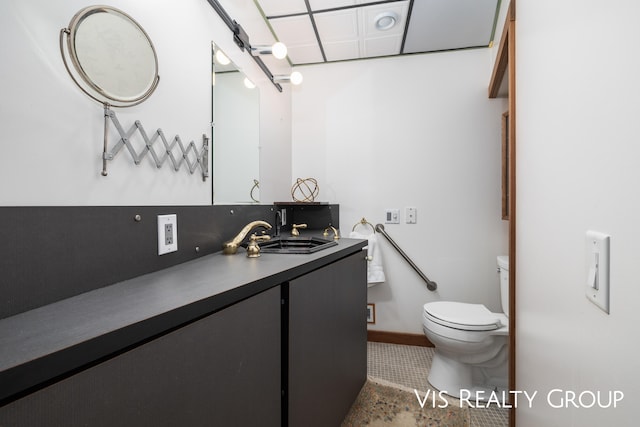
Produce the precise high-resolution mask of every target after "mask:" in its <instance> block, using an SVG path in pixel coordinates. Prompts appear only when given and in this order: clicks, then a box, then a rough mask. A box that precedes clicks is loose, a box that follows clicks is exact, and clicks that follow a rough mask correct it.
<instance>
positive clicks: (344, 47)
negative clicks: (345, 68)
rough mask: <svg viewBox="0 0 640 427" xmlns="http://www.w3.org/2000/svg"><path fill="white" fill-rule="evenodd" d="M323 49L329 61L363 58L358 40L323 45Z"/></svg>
mask: <svg viewBox="0 0 640 427" xmlns="http://www.w3.org/2000/svg"><path fill="white" fill-rule="evenodd" d="M322 47H323V48H324V54H325V56H326V57H327V61H342V60H345V59H354V58H360V57H361V55H360V43H359V41H358V40H349V41H342V42H329V43H323V44H322Z"/></svg>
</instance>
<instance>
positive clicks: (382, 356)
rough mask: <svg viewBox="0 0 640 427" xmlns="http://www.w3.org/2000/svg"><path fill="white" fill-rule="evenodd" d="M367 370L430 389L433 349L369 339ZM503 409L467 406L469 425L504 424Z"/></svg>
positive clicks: (488, 426) (499, 426)
mask: <svg viewBox="0 0 640 427" xmlns="http://www.w3.org/2000/svg"><path fill="white" fill-rule="evenodd" d="M367 345H368V348H367V359H368V360H367V373H368V375H371V376H373V377H377V378H380V379H383V380H386V381H391V382H394V383H396V384H401V385H404V386H406V387H410V388H415V389H418V390H421V391H427V390H428V389H431V386H430V385H429V383H428V382H427V376H428V374H429V368H430V367H431V361H432V360H433V352H434V349H433V348H429V347H414V346H408V345H396V344H386V343H377V342H369V343H368V344H367ZM508 425H509V414H508V410H507V409H500V408H487V409H471V427H506V426H508Z"/></svg>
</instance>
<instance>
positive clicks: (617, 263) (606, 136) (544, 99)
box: [516, 0, 640, 427]
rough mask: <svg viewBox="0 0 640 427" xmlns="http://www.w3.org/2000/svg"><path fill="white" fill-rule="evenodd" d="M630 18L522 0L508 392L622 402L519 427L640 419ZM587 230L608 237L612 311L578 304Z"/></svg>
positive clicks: (529, 418)
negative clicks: (512, 361)
mask: <svg viewBox="0 0 640 427" xmlns="http://www.w3.org/2000/svg"><path fill="white" fill-rule="evenodd" d="M639 15H640V4H639V3H638V2H636V1H631V0H628V1H623V0H621V1H615V2H600V1H594V0H588V1H585V0H572V1H571V0H567V1H563V2H558V1H553V0H519V1H518V8H517V17H516V18H517V21H516V25H517V32H516V34H517V54H516V59H517V61H516V64H517V68H516V73H517V91H518V92H517V112H518V116H517V123H518V127H517V144H518V148H517V168H518V170H517V185H518V189H517V192H518V197H517V215H518V222H517V239H518V240H517V254H518V259H517V272H518V273H517V289H518V291H517V313H518V318H517V346H518V347H517V387H518V389H526V390H529V391H535V390H537V391H539V393H540V394H542V395H543V396H544V395H546V393H547V392H548V391H549V390H551V389H554V388H558V389H563V390H570V391H574V392H576V393H580V392H582V391H585V390H589V391H602V392H605V393H606V392H608V391H610V390H621V391H623V392H624V393H625V398H624V400H623V402H622V404H621V405H620V406H619V407H618V408H616V409H596V408H591V409H585V408H581V409H576V408H569V409H554V408H552V407H550V406H549V405H548V404H546V402H545V398H544V397H540V399H539V401H538V402H537V403H536V404H534V406H533V408H531V409H529V408H528V407H527V406H526V405H525V406H524V407H518V410H517V425H518V426H519V427H529V426H530V427H539V426H548V427H553V426H562V427H566V426H581V427H582V426H601V425H610V426H635V425H637V423H638V420H637V417H638V414H637V410H636V408H637V402H638V401H639V400H640V358H638V355H637V353H638V349H639V347H638V340H637V336H638V332H637V326H638V324H640V311H639V310H638V309H637V303H638V301H640V287H639V286H638V254H640V228H639V227H638V219H639V218H640V192H638V182H640V168H639V167H638V159H639V158H640V145H639V144H638V135H640V121H639V120H638V111H639V109H638V100H639V99H640V81H639V79H638V76H640V57H639V55H638V40H640V27H639V26H638V25H637V17H638V16H639ZM588 229H594V230H598V231H602V232H605V233H609V234H610V235H611V313H610V314H608V315H607V314H605V313H604V312H603V311H601V310H600V309H599V308H597V307H596V306H595V305H593V304H591V303H590V302H589V301H588V300H587V299H586V298H585V289H584V288H585V286H584V285H585V282H586V262H585V232H586V231H587V230H588ZM605 399H606V398H605ZM587 402H588V401H587ZM605 402H606V400H605Z"/></svg>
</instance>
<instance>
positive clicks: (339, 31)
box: [313, 9, 360, 46]
mask: <svg viewBox="0 0 640 427" xmlns="http://www.w3.org/2000/svg"><path fill="white" fill-rule="evenodd" d="M313 18H314V20H315V21H316V27H317V28H318V34H319V35H320V40H322V45H323V46H324V45H325V43H326V42H333V41H338V40H341V41H352V40H356V41H357V40H358V37H359V34H360V31H358V11H357V10H356V9H347V10H339V11H335V12H326V13H316V14H314V15H313Z"/></svg>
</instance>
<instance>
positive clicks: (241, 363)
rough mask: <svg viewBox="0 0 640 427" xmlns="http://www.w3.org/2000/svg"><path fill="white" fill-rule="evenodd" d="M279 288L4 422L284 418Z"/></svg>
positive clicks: (63, 387) (139, 425)
mask: <svg viewBox="0 0 640 427" xmlns="http://www.w3.org/2000/svg"><path fill="white" fill-rule="evenodd" d="M280 313H281V311H280V288H279V287H276V288H273V289H270V290H268V291H265V292H263V293H261V294H258V295H256V296H253V297H251V298H249V299H246V300H244V301H241V302H239V303H237V304H235V305H232V306H230V307H228V308H226V309H224V310H221V311H219V312H216V313H213V314H211V315H209V316H207V317H205V318H203V319H201V320H198V321H195V322H193V323H191V324H189V325H186V326H184V327H182V328H180V329H177V330H175V331H173V332H171V333H168V334H166V335H163V336H161V337H159V338H157V339H154V340H152V341H150V342H148V343H146V344H143V345H141V346H139V347H136V348H134V349H132V350H130V351H128V352H126V353H123V354H121V355H118V356H116V357H114V358H112V359H109V360H107V361H105V362H103V363H100V364H98V365H96V366H94V367H91V368H89V369H86V370H84V371H82V372H79V373H77V374H76V375H73V376H71V377H69V378H66V379H64V380H62V381H59V382H57V383H55V384H52V385H50V386H48V387H46V388H44V389H41V390H39V391H37V392H35V393H32V394H30V395H28V396H26V397H24V398H22V399H20V400H17V401H15V402H12V403H10V404H9V405H7V406H4V407H2V408H0V426H16V427H25V426H65V427H73V426H91V427H100V426H104V427H113V426H123V427H127V426H131V427H145V426H149V427H161V426H167V427H169V426H170V427H175V426H185V427H191V426H225V427H228V426H238V427H249V426H259V427H263V426H274V427H280V425H281V380H280V379H281V375H280V367H281V342H280V337H281V335H280V334H281V333H280Z"/></svg>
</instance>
